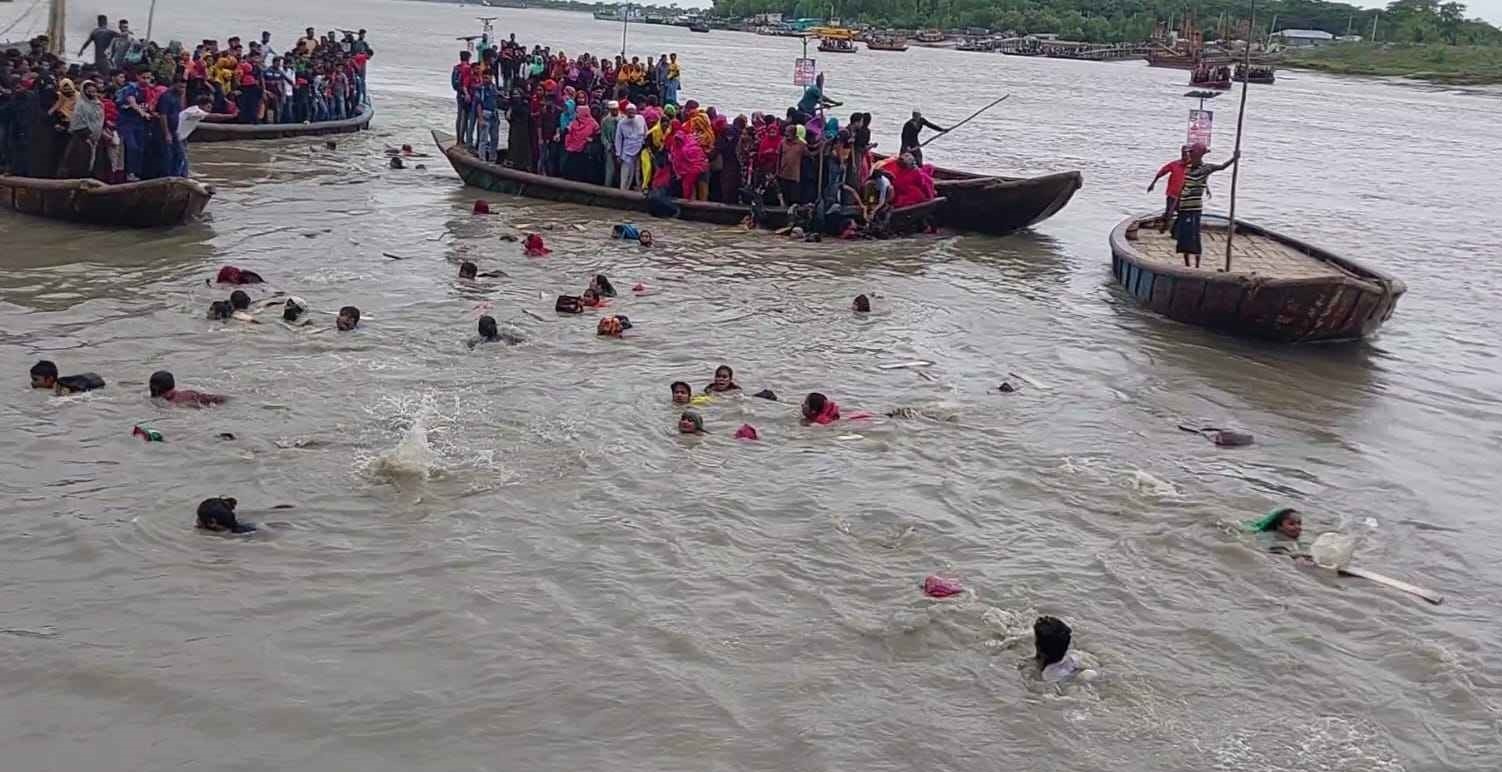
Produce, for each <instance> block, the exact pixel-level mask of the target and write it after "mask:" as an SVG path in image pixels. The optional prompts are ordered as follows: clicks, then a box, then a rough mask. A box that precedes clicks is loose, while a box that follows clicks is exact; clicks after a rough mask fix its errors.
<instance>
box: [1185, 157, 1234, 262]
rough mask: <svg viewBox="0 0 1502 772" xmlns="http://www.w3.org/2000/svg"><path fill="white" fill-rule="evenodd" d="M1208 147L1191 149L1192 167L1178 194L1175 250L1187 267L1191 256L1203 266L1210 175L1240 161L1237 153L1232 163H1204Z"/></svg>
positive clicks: (1230, 161)
mask: <svg viewBox="0 0 1502 772" xmlns="http://www.w3.org/2000/svg"><path fill="white" fill-rule="evenodd" d="M1205 152H1206V148H1205V146H1204V145H1203V144H1202V143H1199V142H1196V143H1194V144H1193V145H1190V146H1189V168H1188V169H1187V170H1185V172H1184V188H1183V190H1181V191H1179V215H1178V218H1177V219H1175V220H1174V223H1173V236H1174V239H1175V251H1176V252H1178V253H1179V254H1181V255H1183V256H1184V267H1185V268H1188V267H1189V256H1190V255H1194V267H1195V268H1198V267H1200V252H1201V249H1200V214H1201V213H1202V212H1203V211H1204V199H1205V186H1206V185H1208V184H1209V182H1210V175H1212V174H1214V173H1216V172H1218V171H1221V170H1223V169H1229V168H1230V167H1232V166H1234V165H1235V164H1236V162H1237V161H1238V160H1240V158H1241V151H1239V150H1238V151H1236V153H1235V154H1233V155H1232V156H1231V160H1229V161H1226V162H1225V163H1223V164H1207V163H1205Z"/></svg>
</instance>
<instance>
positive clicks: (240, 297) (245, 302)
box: [229, 290, 250, 311]
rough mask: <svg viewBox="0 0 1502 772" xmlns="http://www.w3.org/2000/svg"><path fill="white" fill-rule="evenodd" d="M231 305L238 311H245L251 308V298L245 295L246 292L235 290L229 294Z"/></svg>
mask: <svg viewBox="0 0 1502 772" xmlns="http://www.w3.org/2000/svg"><path fill="white" fill-rule="evenodd" d="M229 304H230V305H231V306H234V308H235V310H236V311H244V310H245V309H247V308H250V296H249V295H247V294H245V290H235V291H234V292H231V293H229Z"/></svg>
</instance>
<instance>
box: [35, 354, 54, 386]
mask: <svg viewBox="0 0 1502 772" xmlns="http://www.w3.org/2000/svg"><path fill="white" fill-rule="evenodd" d="M55 386H57V365H56V364H53V363H52V362H50V361H48V360H46V359H43V360H42V361H40V362H37V363H36V364H34V365H32V366H31V388H33V389H51V388H54V387H55Z"/></svg>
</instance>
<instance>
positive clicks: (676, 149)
mask: <svg viewBox="0 0 1502 772" xmlns="http://www.w3.org/2000/svg"><path fill="white" fill-rule="evenodd" d="M668 155H669V156H670V157H671V158H672V161H673V172H674V173H676V174H677V175H678V182H679V184H680V185H681V186H682V188H683V198H685V199H692V198H694V197H695V195H694V194H695V186H696V185H697V184H698V182H699V179H700V178H701V177H703V176H704V175H705V174H706V173H708V172H709V159H708V158H707V157H706V156H705V155H704V150H703V148H701V147H699V143H698V142H697V141H695V140H694V136H693V135H692V134H690V133H688V132H686V131H681V130H680V131H674V132H673V134H672V137H671V138H670V139H669V140H668ZM707 193H708V191H706V197H707Z"/></svg>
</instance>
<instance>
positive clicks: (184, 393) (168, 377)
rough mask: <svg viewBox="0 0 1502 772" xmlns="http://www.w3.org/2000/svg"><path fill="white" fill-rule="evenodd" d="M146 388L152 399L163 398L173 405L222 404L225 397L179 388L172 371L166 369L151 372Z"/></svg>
mask: <svg viewBox="0 0 1502 772" xmlns="http://www.w3.org/2000/svg"><path fill="white" fill-rule="evenodd" d="M147 390H148V392H149V393H150V394H151V398H152V399H164V400H166V401H168V402H170V403H172V404H175V405H188V406H189V407H203V406H205V405H222V404H224V399H225V398H224V397H222V396H220V395H218V394H208V393H206V392H200V391H193V390H191V389H179V388H177V380H176V379H175V378H173V377H172V373H170V372H167V371H166V370H157V371H156V372H154V373H152V374H151V380H150V381H149V382H148V384H147Z"/></svg>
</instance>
